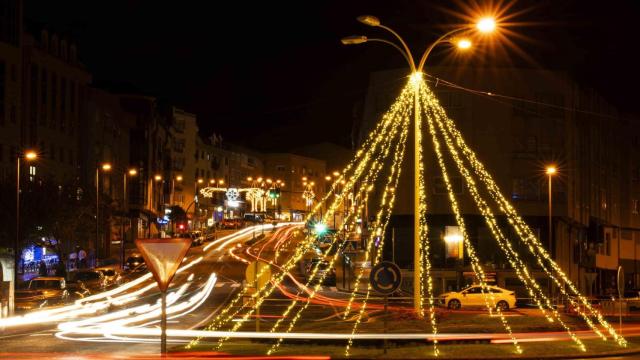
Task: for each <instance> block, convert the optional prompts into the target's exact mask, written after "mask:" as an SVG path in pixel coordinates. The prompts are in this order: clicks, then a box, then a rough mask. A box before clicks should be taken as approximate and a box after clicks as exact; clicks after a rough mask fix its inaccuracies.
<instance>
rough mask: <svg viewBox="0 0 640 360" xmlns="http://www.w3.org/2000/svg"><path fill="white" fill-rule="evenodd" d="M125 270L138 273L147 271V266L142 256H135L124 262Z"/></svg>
mask: <svg viewBox="0 0 640 360" xmlns="http://www.w3.org/2000/svg"><path fill="white" fill-rule="evenodd" d="M124 269H125V270H126V271H129V272H138V271H145V270H147V264H145V262H144V258H143V257H142V255H140V254H134V255H131V256H129V257H128V258H127V260H126V261H125V262H124Z"/></svg>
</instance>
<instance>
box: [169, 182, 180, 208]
mask: <svg viewBox="0 0 640 360" xmlns="http://www.w3.org/2000/svg"><path fill="white" fill-rule="evenodd" d="M182 179H183V178H182V175H177V176H176V177H174V178H172V179H171V196H170V199H169V201H170V202H171V205H175V201H176V195H175V192H176V181H177V182H182Z"/></svg>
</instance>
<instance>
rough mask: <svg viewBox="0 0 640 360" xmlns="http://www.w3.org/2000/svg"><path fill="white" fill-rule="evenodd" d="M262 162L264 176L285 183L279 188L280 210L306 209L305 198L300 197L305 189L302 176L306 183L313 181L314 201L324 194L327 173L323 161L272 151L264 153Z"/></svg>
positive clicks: (296, 210) (297, 210) (301, 210)
mask: <svg viewBox="0 0 640 360" xmlns="http://www.w3.org/2000/svg"><path fill="white" fill-rule="evenodd" d="M264 164H265V167H264V175H265V176H266V177H270V178H271V179H280V180H282V181H284V183H285V186H284V187H282V188H281V192H280V200H279V203H280V207H281V211H282V212H290V213H292V212H299V213H304V212H306V211H308V209H307V206H306V203H305V199H303V198H302V194H303V192H304V190H305V186H304V185H303V183H304V182H305V181H304V180H303V179H302V178H303V177H306V178H307V180H306V182H307V183H311V182H313V183H315V186H313V191H314V193H315V201H316V202H317V201H318V199H321V198H322V196H324V194H325V181H326V180H325V179H324V178H325V176H326V173H327V169H326V162H325V161H323V160H319V159H314V158H311V157H305V156H301V155H296V154H289V153H272V154H265V155H264Z"/></svg>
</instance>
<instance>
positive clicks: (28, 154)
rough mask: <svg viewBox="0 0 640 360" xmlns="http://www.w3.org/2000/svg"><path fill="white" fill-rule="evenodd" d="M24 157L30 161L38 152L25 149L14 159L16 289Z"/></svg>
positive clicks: (14, 282) (35, 157)
mask: <svg viewBox="0 0 640 360" xmlns="http://www.w3.org/2000/svg"><path fill="white" fill-rule="evenodd" d="M22 157H24V158H25V160H27V161H32V160H35V159H37V158H38V153H36V152H35V151H33V150H27V151H25V152H24V154H20V153H18V156H17V159H16V241H15V244H14V248H13V255H14V260H15V267H14V270H13V276H14V278H13V286H14V290H15V289H16V284H18V264H19V263H20V254H21V252H20V251H19V250H20V249H19V247H20V246H19V245H20V162H21V161H20V160H21V158H22Z"/></svg>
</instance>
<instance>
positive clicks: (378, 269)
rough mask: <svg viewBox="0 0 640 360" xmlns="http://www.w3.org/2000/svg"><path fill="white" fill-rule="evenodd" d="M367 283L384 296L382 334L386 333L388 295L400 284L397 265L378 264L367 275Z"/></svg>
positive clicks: (383, 262) (386, 262)
mask: <svg viewBox="0 0 640 360" xmlns="http://www.w3.org/2000/svg"><path fill="white" fill-rule="evenodd" d="M369 283H370V284H371V287H372V288H373V289H374V290H375V291H377V292H379V293H381V294H382V295H384V333H385V334H387V332H388V325H387V322H388V319H387V318H388V315H389V313H388V312H387V308H388V304H389V295H391V294H393V293H394V292H395V291H396V290H398V288H399V287H400V284H401V283H402V273H401V272H400V268H399V267H398V265H396V264H394V263H392V262H390V261H382V262H379V263H378V264H377V265H376V266H374V267H373V268H372V269H371V274H370V275H369ZM387 347H388V346H387V337H386V335H385V337H384V353H385V354H386V353H387Z"/></svg>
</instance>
